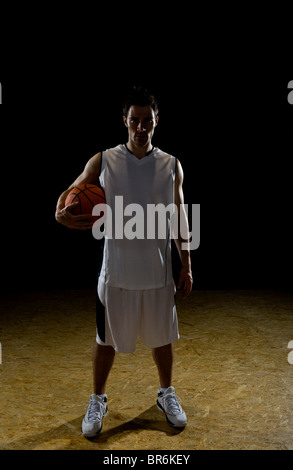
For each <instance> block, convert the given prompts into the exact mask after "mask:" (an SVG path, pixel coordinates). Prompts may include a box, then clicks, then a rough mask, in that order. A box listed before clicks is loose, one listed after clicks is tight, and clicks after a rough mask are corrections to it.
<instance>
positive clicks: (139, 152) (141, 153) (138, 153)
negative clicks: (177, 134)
mask: <svg viewBox="0 0 293 470" xmlns="http://www.w3.org/2000/svg"><path fill="white" fill-rule="evenodd" d="M126 147H127V148H128V150H129V151H130V152H131V153H133V155H135V157H136V158H138V159H139V160H141V159H142V158H144V157H145V156H146V155H147V154H148V153H150V152H151V151H152V149H153V146H152V143H151V142H149V144H147V145H146V146H142V147H139V146H137V145H134V144H133V143H132V142H129V141H128V142H127V144H126Z"/></svg>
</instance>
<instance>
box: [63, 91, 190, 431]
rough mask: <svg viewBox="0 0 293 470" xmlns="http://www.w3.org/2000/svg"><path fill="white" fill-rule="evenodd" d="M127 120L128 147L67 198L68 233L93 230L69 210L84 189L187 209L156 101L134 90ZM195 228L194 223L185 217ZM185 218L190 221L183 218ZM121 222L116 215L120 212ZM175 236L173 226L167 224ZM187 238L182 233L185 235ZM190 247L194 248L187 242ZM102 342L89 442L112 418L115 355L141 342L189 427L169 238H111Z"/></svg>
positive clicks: (110, 199)
mask: <svg viewBox="0 0 293 470" xmlns="http://www.w3.org/2000/svg"><path fill="white" fill-rule="evenodd" d="M123 121H124V124H125V126H126V127H127V129H128V141H127V144H123V145H118V146H117V147H115V148H112V149H109V150H106V151H104V152H100V153H98V154H96V155H94V156H93V157H92V158H91V159H90V160H89V161H88V163H87V164H86V166H85V169H84V171H83V173H82V174H81V175H80V176H79V177H78V178H77V179H76V180H75V181H74V183H73V184H72V185H71V186H70V187H69V188H68V189H67V190H66V191H65V192H63V193H62V194H61V196H60V198H59V200H58V203H57V209H56V219H57V221H58V222H60V223H61V224H64V225H66V226H67V227H69V228H73V229H80V230H86V229H90V228H92V219H91V216H87V215H73V214H72V209H73V207H74V204H71V205H69V206H67V207H65V199H66V197H67V195H68V193H69V192H70V190H71V189H72V188H73V187H74V186H77V185H78V184H82V183H91V184H100V185H101V186H102V188H103V189H104V191H105V195H106V201H107V204H108V205H109V206H110V207H111V209H112V211H114V207H115V204H114V202H115V199H114V198H115V196H116V195H119V196H123V202H124V205H125V206H126V205H128V204H130V203H137V204H140V205H141V206H142V207H143V209H144V211H145V212H144V213H146V207H147V204H148V203H152V204H159V203H162V204H164V205H165V207H166V206H168V205H169V204H171V203H173V202H174V203H175V204H176V205H177V206H178V207H179V205H180V204H183V203H184V202H183V190H182V183H183V171H182V167H181V164H180V162H179V161H178V160H177V159H176V158H174V157H173V156H171V155H169V154H167V153H165V152H163V151H161V150H160V149H159V148H154V147H153V145H152V137H153V134H154V131H155V128H156V126H157V123H158V104H157V101H156V99H155V97H154V96H153V95H152V94H150V93H149V92H147V90H144V89H142V88H139V87H138V88H134V89H133V92H132V93H131V94H130V96H128V97H127V99H126V100H125V104H124V107H123ZM178 213H179V214H180V217H181V220H180V221H179V222H180V224H185V225H186V227H187V228H188V223H187V217H186V214H185V213H184V212H181V213H180V211H178ZM182 219H184V220H182ZM113 220H115V214H113ZM168 227H169V228H168V230H170V226H169V225H168ZM178 232H180V230H178ZM182 242H186V240H182V238H181V235H178V238H177V239H176V240H175V243H176V246H177V249H178V252H179V255H180V259H181V262H182V268H181V271H180V274H179V280H178V285H177V288H178V289H182V295H183V297H186V296H187V295H188V294H189V293H190V292H191V289H192V283H193V279H192V272H191V261H190V252H189V249H185V250H183V249H182V247H181V243H182ZM187 246H188V244H187ZM97 290H98V296H97V299H98V300H97V336H96V341H95V345H94V349H93V375H94V393H93V394H91V396H90V403H89V407H88V410H87V413H86V415H85V417H84V419H83V423H82V433H83V435H84V436H86V437H94V436H96V435H97V434H98V433H99V432H100V431H101V429H102V420H103V418H104V417H105V415H106V414H107V411H108V408H107V395H106V393H105V392H106V381H107V378H108V375H109V372H110V370H111V368H112V365H113V362H114V356H115V352H116V351H117V352H121V353H132V352H133V351H134V350H135V347H136V340H137V337H138V336H141V338H142V340H143V342H144V344H145V345H146V347H148V348H150V349H151V350H152V355H153V359H154V361H155V364H156V366H157V369H158V374H159V380H160V388H159V390H158V398H157V406H158V408H159V409H160V410H161V411H163V412H164V413H165V415H166V418H167V421H168V423H169V424H170V425H171V426H174V427H177V428H183V427H184V426H185V425H186V423H187V418H186V414H185V412H184V411H183V409H182V407H181V406H180V404H179V402H178V400H177V397H176V395H175V389H174V387H173V386H172V366H173V343H174V342H175V341H177V340H178V338H179V333H178V321H177V313H176V306H175V302H174V293H175V287H174V281H173V278H172V266H171V242H170V233H168V236H167V240H166V239H159V237H157V238H155V239H146V238H145V239H137V238H134V239H132V240H129V239H126V238H125V237H124V238H123V239H116V240H115V238H112V239H110V238H105V244H104V254H103V263H102V269H101V273H100V276H99V281H98V288H97Z"/></svg>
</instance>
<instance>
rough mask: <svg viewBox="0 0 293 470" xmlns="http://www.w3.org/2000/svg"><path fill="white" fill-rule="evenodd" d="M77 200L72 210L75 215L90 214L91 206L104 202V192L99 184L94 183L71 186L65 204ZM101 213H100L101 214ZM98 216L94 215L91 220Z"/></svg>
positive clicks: (96, 218)
mask: <svg viewBox="0 0 293 470" xmlns="http://www.w3.org/2000/svg"><path fill="white" fill-rule="evenodd" d="M73 202H78V203H79V204H78V205H76V206H75V207H74V209H73V211H72V213H73V214H75V215H81V214H82V215H84V214H90V215H91V214H92V211H93V207H94V206H96V205H97V204H105V203H106V199H105V193H104V191H103V190H102V188H100V187H99V186H97V185H95V184H88V183H86V184H79V185H78V186H76V187H75V188H73V189H72V190H71V191H70V193H69V194H68V196H67V198H66V200H65V206H68V205H69V204H72V203H73ZM102 215H103V213H101V216H102ZM98 219H99V217H97V216H94V217H93V221H96V220H98Z"/></svg>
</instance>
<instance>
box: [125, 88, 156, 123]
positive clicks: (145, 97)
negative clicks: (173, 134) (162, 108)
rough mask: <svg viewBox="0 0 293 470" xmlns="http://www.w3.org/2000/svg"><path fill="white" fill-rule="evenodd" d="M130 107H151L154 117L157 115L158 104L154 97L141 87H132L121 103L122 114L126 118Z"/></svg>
mask: <svg viewBox="0 0 293 470" xmlns="http://www.w3.org/2000/svg"><path fill="white" fill-rule="evenodd" d="M130 106H151V107H152V109H153V110H154V113H155V115H156V116H157V115H158V113H159V107H158V102H157V100H156V98H155V97H154V95H153V94H152V93H151V92H150V91H149V90H147V89H146V88H144V87H142V86H134V87H133V88H132V90H131V91H130V93H128V95H127V96H126V98H125V100H124V103H123V114H124V116H126V117H127V114H128V111H129V108H130Z"/></svg>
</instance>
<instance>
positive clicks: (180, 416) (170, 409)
mask: <svg viewBox="0 0 293 470" xmlns="http://www.w3.org/2000/svg"><path fill="white" fill-rule="evenodd" d="M157 406H158V408H159V410H161V411H163V412H164V413H165V415H166V419H167V421H168V423H169V424H170V425H171V426H173V427H175V428H184V427H185V426H186V424H187V418H186V414H185V413H184V411H183V409H182V408H181V406H180V404H179V402H178V400H177V397H176V395H175V389H174V387H169V388H167V390H165V392H160V391H159V393H158V399H157Z"/></svg>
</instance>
